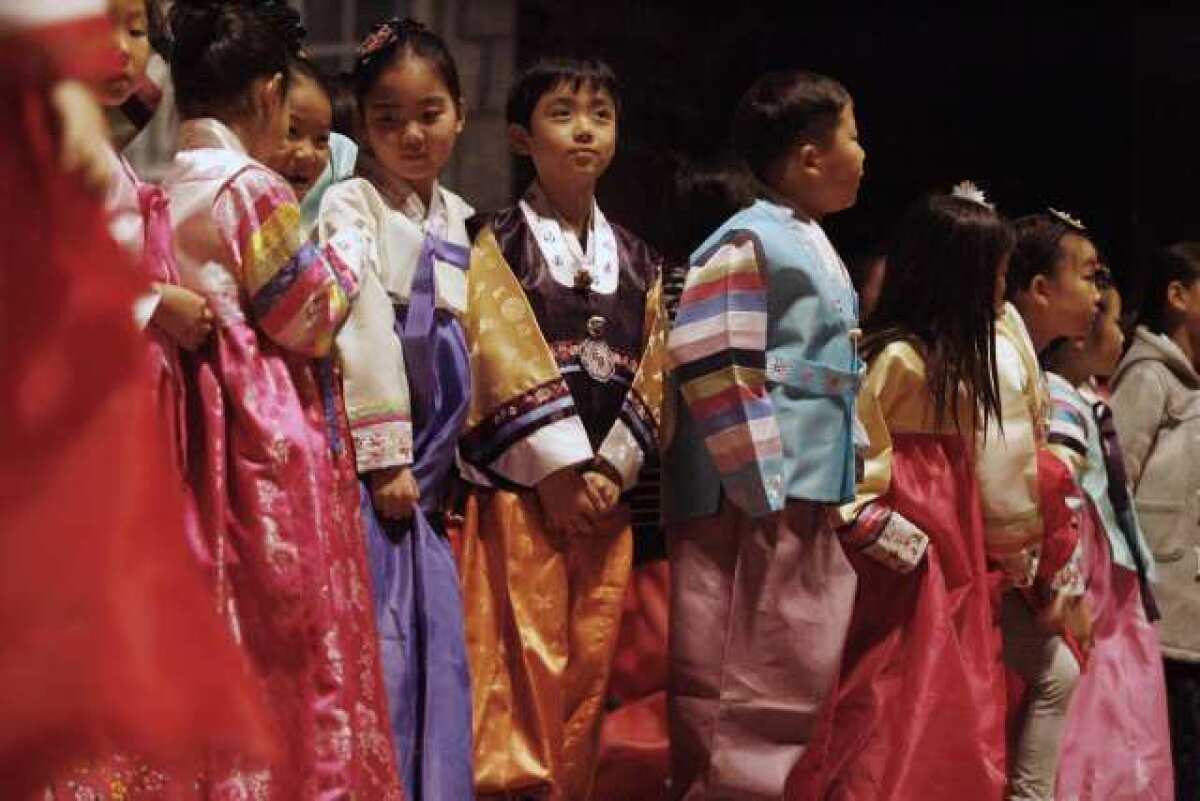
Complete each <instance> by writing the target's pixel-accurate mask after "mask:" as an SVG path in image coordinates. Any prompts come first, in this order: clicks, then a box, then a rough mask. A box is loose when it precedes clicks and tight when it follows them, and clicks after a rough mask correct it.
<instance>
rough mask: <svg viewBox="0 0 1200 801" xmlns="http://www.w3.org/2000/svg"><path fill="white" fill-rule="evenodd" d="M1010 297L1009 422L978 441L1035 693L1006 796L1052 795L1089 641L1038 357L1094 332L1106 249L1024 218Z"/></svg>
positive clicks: (986, 496)
mask: <svg viewBox="0 0 1200 801" xmlns="http://www.w3.org/2000/svg"><path fill="white" fill-rule="evenodd" d="M1014 226H1015V228H1016V232H1017V245H1016V248H1015V249H1014V250H1013V255H1012V257H1011V259H1010V260H1009V272H1008V277H1007V284H1008V297H1009V299H1010V301H1011V302H1010V303H1009V304H1008V305H1006V307H1005V310H1004V314H1003V315H1002V316H1001V317H1000V319H999V321H998V322H997V324H996V367H997V374H998V376H999V379H1000V384H999V385H1000V392H1001V395H1000V408H1001V413H1002V418H1001V419H1000V421H998V423H997V424H995V425H989V426H987V427H986V429H985V430H984V431H983V432H982V436H981V439H982V440H986V439H990V438H993V437H995V438H999V439H1002V440H1003V442H1004V447H1003V448H985V447H980V448H979V450H978V456H977V459H978V461H979V465H978V471H979V477H980V481H981V488H982V490H983V492H982V501H983V514H984V525H985V527H986V529H987V546H988V558H989V560H990V561H991V562H992V563H993V564H994V565H996V566H997V567H998V568H999V569H1000V570H1001V572H1002V573H1003V575H1004V579H1005V581H1004V584H1003V588H1002V590H1003V591H1002V594H1001V599H1000V627H1001V632H1002V633H1003V637H1004V659H1005V663H1006V664H1007V665H1008V667H1009V668H1011V669H1012V670H1013V671H1014V672H1015V673H1016V674H1017V675H1019V676H1020V678H1021V679H1022V680H1023V681H1024V684H1025V697H1026V701H1025V703H1024V704H1023V708H1022V711H1021V715H1020V716H1019V718H1018V722H1017V732H1016V738H1015V739H1016V745H1015V748H1014V749H1013V750H1012V751H1011V752H1010V754H1009V759H1008V777H1009V782H1008V790H1007V792H1006V795H1005V798H1006V799H1007V800H1008V801H1051V799H1053V798H1054V786H1055V780H1056V776H1057V773H1058V760H1059V753H1060V749H1061V743H1062V737H1063V731H1064V729H1065V727H1066V720H1067V711H1068V709H1069V707H1070V702H1071V697H1072V694H1073V692H1074V690H1075V687H1076V685H1077V684H1078V681H1079V674H1080V672H1081V670H1082V668H1083V662H1084V660H1085V659H1086V654H1087V651H1088V648H1089V647H1090V641H1091V630H1092V623H1091V617H1092V616H1091V611H1090V609H1089V604H1088V601H1087V599H1086V598H1085V597H1084V590H1085V587H1084V580H1083V574H1082V561H1083V558H1084V548H1083V544H1082V543H1081V541H1080V532H1079V526H1080V517H1081V513H1082V506H1083V502H1084V501H1083V498H1082V495H1081V491H1080V490H1079V488H1078V486H1077V485H1076V483H1075V480H1074V477H1073V475H1072V474H1071V471H1070V468H1069V467H1067V466H1066V465H1065V464H1064V463H1063V462H1061V461H1060V460H1059V459H1058V458H1057V457H1056V456H1054V455H1053V453H1051V452H1050V451H1049V450H1048V449H1047V436H1048V433H1049V424H1050V396H1049V390H1048V388H1047V386H1046V379H1045V376H1044V374H1043V373H1042V370H1041V367H1040V366H1039V364H1038V354H1039V353H1041V352H1042V351H1044V350H1045V349H1046V348H1047V347H1048V346H1049V345H1050V344H1051V343H1052V342H1054V341H1055V340H1056V339H1059V338H1061V337H1075V338H1079V337H1084V336H1087V334H1088V332H1089V331H1090V330H1091V326H1092V323H1093V320H1094V319H1095V316H1096V312H1097V308H1098V304H1099V300H1100V294H1099V292H1098V290H1097V288H1096V280H1097V275H1098V273H1099V270H1100V262H1099V257H1098V255H1097V253H1096V248H1095V246H1094V245H1093V244H1092V242H1091V240H1090V239H1089V238H1088V236H1087V234H1086V232H1085V231H1084V230H1083V228H1082V226H1080V225H1079V224H1078V222H1077V221H1075V220H1074V218H1072V217H1070V216H1069V215H1066V214H1063V213H1062V212H1048V213H1045V214H1035V215H1031V216H1028V217H1023V218H1021V219H1019V220H1017V221H1016V222H1015V223H1014Z"/></svg>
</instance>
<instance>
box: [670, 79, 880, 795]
mask: <svg viewBox="0 0 1200 801" xmlns="http://www.w3.org/2000/svg"><path fill="white" fill-rule="evenodd" d="M733 131H734V144H735V146H736V147H737V149H738V151H739V153H740V155H741V156H742V157H743V159H744V160H745V161H746V163H747V165H748V166H749V168H750V170H751V172H752V173H753V174H754V176H755V178H756V179H757V182H758V183H757V186H758V192H759V199H758V200H757V201H755V203H754V204H753V205H751V206H749V207H747V208H744V209H742V210H741V211H738V212H737V213H735V214H734V215H733V216H732V217H730V218H729V219H728V220H727V221H726V222H725V223H724V224H722V225H721V226H720V227H719V228H718V229H717V231H716V232H715V233H713V234H712V235H711V236H710V237H709V238H708V239H707V240H706V241H705V242H704V243H703V244H701V245H700V247H699V248H697V249H696V251H695V253H693V255H692V259H691V261H692V265H693V266H692V268H691V271H690V272H689V273H688V277H687V284H686V287H685V289H684V292H683V297H682V299H681V301H680V304H679V312H678V315H677V317H676V319H675V324H674V328H673V329H672V331H671V336H670V344H669V350H670V359H671V367H672V376H673V382H674V385H675V386H676V387H678V397H677V398H675V400H674V402H673V406H674V408H675V409H676V411H677V417H678V420H677V422H676V426H675V433H674V439H673V442H671V444H670V445H669V446H668V447H667V451H666V454H665V456H664V465H663V476H664V479H665V480H666V481H667V487H666V488H667V503H666V516H667V525H668V530H667V543H668V552H669V556H670V564H671V613H670V614H671V631H670V643H669V651H670V682H671V685H670V689H669V706H670V716H671V720H670V726H671V751H672V753H671V759H672V763H673V764H672V783H671V795H672V797H674V798H678V799H703V798H721V799H736V800H737V801H741V800H742V799H747V800H748V799H756V800H757V799H762V800H763V801H767V799H778V798H779V797H780V795H781V794H782V792H783V788H784V783H785V781H786V779H787V776H788V773H789V771H790V770H791V768H792V766H793V764H795V762H796V760H797V759H798V758H799V757H800V755H801V754H802V753H803V751H804V747H805V744H806V743H807V742H808V740H809V737H810V736H811V734H812V731H813V726H814V724H815V722H816V720H817V717H818V714H819V712H820V709H821V706H822V704H823V703H824V702H825V699H826V696H827V694H828V693H829V691H830V690H831V689H832V687H833V686H834V682H835V679H836V677H837V672H838V665H839V663H840V661H841V656H842V649H843V646H844V643H845V638H846V630H847V626H848V625H849V622H850V613H851V605H852V603H853V599H854V590H855V581H856V579H855V575H854V570H853V568H852V567H851V565H850V562H849V561H848V560H847V558H846V554H845V553H844V552H843V548H842V544H841V543H840V542H839V541H838V537H837V535H836V533H835V532H834V530H833V527H832V526H831V525H830V519H829V513H830V510H831V507H834V506H836V505H837V504H842V503H846V502H848V501H850V500H852V499H853V497H854V483H855V450H856V449H855V434H854V430H855V395H856V394H857V392H858V387H859V381H860V372H861V362H860V361H859V358H858V348H857V342H858V335H859V332H858V328H857V326H858V299H857V295H856V294H855V291H854V287H853V285H852V284H851V281H850V276H849V274H848V273H847V271H846V267H845V265H844V264H843V263H842V260H841V258H840V257H839V256H838V254H837V251H836V250H835V249H834V247H833V245H832V243H830V241H829V239H828V237H827V236H826V235H825V232H824V230H823V229H822V227H821V220H822V219H823V218H824V217H826V216H827V215H829V214H833V213H835V212H838V211H841V210H843V209H846V208H848V207H850V206H852V205H853V204H854V201H855V199H856V197H857V194H858V187H859V183H860V181H861V179H862V175H863V162H864V158H865V155H864V152H863V149H862V147H861V146H860V145H859V143H858V131H857V127H856V123H855V117H854V106H853V103H852V101H851V99H850V95H849V94H848V93H847V91H846V90H845V88H844V87H842V86H841V84H839V83H837V82H836V81H834V80H833V79H831V78H827V77H824V76H820V75H814V74H811V73H806V72H797V71H791V72H780V73H771V74H768V75H766V76H764V77H763V78H761V79H759V80H758V81H757V82H756V83H755V84H754V85H753V86H752V87H751V88H750V90H749V91H748V92H747V93H746V94H745V95H744V96H743V98H742V100H741V102H740V104H739V106H738V110H737V113H736V116H735V120H734V126H733Z"/></svg>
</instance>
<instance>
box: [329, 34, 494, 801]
mask: <svg viewBox="0 0 1200 801" xmlns="http://www.w3.org/2000/svg"><path fill="white" fill-rule="evenodd" d="M354 84H355V90H356V93H357V95H358V101H359V107H360V108H361V110H362V119H361V121H360V129H361V131H362V132H363V149H362V151H361V152H360V153H359V157H358V163H357V177H355V178H352V179H350V180H347V181H344V182H342V183H340V184H337V185H335V186H333V187H331V188H330V189H329V190H328V191H327V192H326V194H325V197H324V199H323V201H322V204H321V215H320V224H319V230H320V237H321V241H323V242H331V241H336V240H337V238H338V237H339V236H342V235H345V234H347V233H350V234H355V235H361V236H362V237H363V238H364V242H363V245H364V247H363V249H362V250H361V251H359V252H357V253H356V254H354V255H353V257H352V258H354V259H356V261H354V262H353V264H352V266H353V267H354V271H355V272H356V273H357V274H358V275H360V276H361V287H362V290H361V292H360V293H359V296H358V298H357V300H356V301H355V303H354V306H353V308H352V310H351V313H350V319H349V321H348V322H347V323H346V325H345V327H344V328H343V329H342V331H341V332H340V333H339V334H338V338H337V359H338V363H339V365H340V366H341V370H342V381H343V385H344V387H345V394H346V411H347V414H348V416H349V421H350V432H351V434H352V435H353V441H354V453H355V460H356V462H357V469H358V473H359V476H360V478H361V484H362V517H363V520H364V524H365V527H366V536H367V549H368V557H369V562H370V566H371V571H372V574H373V586H374V592H375V615H376V622H377V624H378V627H379V637H380V653H381V658H382V660H383V671H384V682H385V684H386V686H387V691H388V700H389V704H390V722H391V726H392V731H393V735H394V736H395V739H396V756H397V760H398V763H399V766H400V775H401V777H402V778H403V781H404V786H405V790H406V792H407V794H408V797H409V798H410V799H414V801H420V799H426V801H432V800H433V799H437V800H438V801H441V800H442V799H444V801H470V800H471V799H473V798H474V781H473V775H472V771H471V755H472V739H471V684H470V679H469V678H468V673H467V655H466V646H465V643H464V633H463V608H462V594H461V591H460V588H459V580H458V572H457V570H456V566H455V563H454V556H453V554H452V552H451V549H450V544H449V541H448V540H447V538H446V529H445V504H446V498H447V492H448V489H449V485H450V482H451V481H452V480H453V476H454V473H453V469H454V462H455V456H456V453H457V447H456V446H457V444H458V436H459V434H460V433H461V430H462V427H463V423H464V422H465V419H466V414H467V405H468V403H469V402H470V396H471V394H470V388H471V373H470V364H469V361H468V357H467V346H466V342H465V340H464V338H463V329H462V322H461V321H462V317H463V314H464V313H465V312H466V308H467V268H468V266H469V256H470V240H469V239H468V237H467V229H466V220H467V219H468V218H469V217H470V216H471V215H472V214H473V213H474V212H473V210H472V209H471V207H470V206H469V205H467V204H466V203H465V202H463V200H462V199H461V198H459V197H458V195H455V194H454V193H453V192H451V191H450V190H448V189H446V188H445V187H443V186H442V185H441V184H440V183H439V182H438V175H439V174H440V173H441V171H442V168H443V167H444V166H445V164H446V161H447V160H448V159H449V158H450V155H451V153H452V152H453V150H454V143H455V140H457V138H458V135H459V133H460V132H461V131H462V127H463V120H464V103H465V101H464V99H463V96H462V91H461V88H460V85H459V81H458V72H457V70H456V69H455V66H454V60H453V58H452V57H451V55H450V52H449V51H448V50H447V48H446V45H445V43H444V42H443V41H442V40H441V39H440V38H439V37H438V36H437V35H436V34H434V33H433V32H432V31H430V30H429V29H428V28H425V27H424V26H423V25H421V24H420V23H417V22H413V21H412V20H398V19H393V20H390V21H388V22H385V23H382V24H380V25H377V26H376V27H375V29H374V30H373V31H372V32H371V33H370V34H369V35H368V37H367V39H366V41H365V42H364V44H363V46H362V47H361V48H360V51H359V58H358V62H357V64H356V67H355V72H354ZM348 258H351V257H349V256H348Z"/></svg>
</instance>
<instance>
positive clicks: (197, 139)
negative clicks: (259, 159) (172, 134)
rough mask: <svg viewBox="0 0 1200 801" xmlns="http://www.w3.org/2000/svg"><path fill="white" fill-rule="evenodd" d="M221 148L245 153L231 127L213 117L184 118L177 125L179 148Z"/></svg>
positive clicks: (244, 148)
mask: <svg viewBox="0 0 1200 801" xmlns="http://www.w3.org/2000/svg"><path fill="white" fill-rule="evenodd" d="M201 148H221V149H224V150H234V151H237V152H238V153H246V146H245V145H244V144H242V140H241V139H239V138H238V135H237V134H235V133H234V132H233V130H232V129H230V127H229V126H228V125H226V124H225V123H223V122H221V121H220V120H218V119H215V118H213V117H200V118H198V119H193V120H184V121H183V122H182V123H180V125H179V149H180V150H199V149H201Z"/></svg>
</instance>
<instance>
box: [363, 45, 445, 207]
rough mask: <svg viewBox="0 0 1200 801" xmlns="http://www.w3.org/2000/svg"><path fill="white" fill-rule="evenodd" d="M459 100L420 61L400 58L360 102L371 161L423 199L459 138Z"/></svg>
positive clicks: (408, 56) (428, 65)
mask: <svg viewBox="0 0 1200 801" xmlns="http://www.w3.org/2000/svg"><path fill="white" fill-rule="evenodd" d="M460 102H461V101H460V98H457V97H451V95H450V90H449V89H447V88H446V84H445V82H444V81H443V80H442V77H441V75H439V74H438V72H437V70H436V69H434V67H433V66H432V65H431V64H430V63H429V62H428V61H426V60H425V59H423V58H421V57H419V56H414V55H411V54H405V55H402V56H401V57H400V59H399V60H398V61H396V62H395V63H393V64H392V66H390V67H388V68H386V69H385V70H384V71H383V72H382V73H381V74H380V76H379V79H378V80H377V81H376V82H375V85H374V86H373V87H371V91H370V92H368V93H367V96H366V97H365V98H364V99H363V123H364V133H365V138H366V141H367V144H368V146H369V147H370V150H371V152H372V153H374V155H375V158H376V159H377V160H378V161H379V163H380V164H382V165H383V167H384V169H386V170H387V171H388V172H390V173H391V174H393V175H395V176H396V177H398V178H401V179H403V180H405V181H407V182H408V183H409V184H411V185H412V186H413V188H414V189H416V190H417V192H418V193H419V194H420V195H421V196H422V198H425V199H428V197H429V193H430V192H431V191H432V188H433V183H434V181H436V180H437V177H438V175H439V174H441V172H442V169H443V168H444V167H445V166H446V162H447V161H449V160H450V155H451V154H452V153H453V152H454V143H455V142H456V141H457V140H458V135H459V134H460V133H462V129H463V116H462V114H461V113H460V111H459V107H460Z"/></svg>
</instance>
